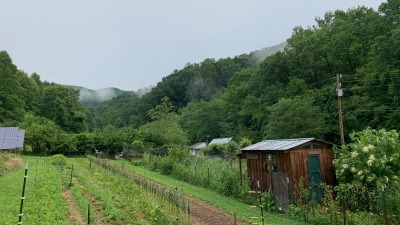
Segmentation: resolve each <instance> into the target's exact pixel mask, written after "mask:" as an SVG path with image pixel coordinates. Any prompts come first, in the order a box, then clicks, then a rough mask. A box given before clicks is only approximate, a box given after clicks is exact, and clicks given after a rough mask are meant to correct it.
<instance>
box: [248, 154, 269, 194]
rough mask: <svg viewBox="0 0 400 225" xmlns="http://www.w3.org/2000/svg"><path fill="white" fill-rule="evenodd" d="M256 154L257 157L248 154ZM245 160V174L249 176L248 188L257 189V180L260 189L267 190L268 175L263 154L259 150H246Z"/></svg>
mask: <svg viewBox="0 0 400 225" xmlns="http://www.w3.org/2000/svg"><path fill="white" fill-rule="evenodd" d="M252 155H253V156H254V155H257V159H253V158H254V157H250V156H252ZM246 162H247V175H248V176H249V178H250V188H251V189H252V190H257V188H258V187H257V181H259V183H260V189H261V190H264V191H265V190H267V187H268V186H269V184H268V175H267V170H266V167H265V166H266V162H265V154H264V153H263V152H261V151H248V152H246Z"/></svg>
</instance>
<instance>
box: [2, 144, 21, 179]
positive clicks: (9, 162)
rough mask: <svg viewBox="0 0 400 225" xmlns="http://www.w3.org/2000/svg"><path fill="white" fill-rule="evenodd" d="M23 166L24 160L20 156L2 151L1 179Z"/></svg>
mask: <svg viewBox="0 0 400 225" xmlns="http://www.w3.org/2000/svg"><path fill="white" fill-rule="evenodd" d="M22 166H23V165H22V160H21V158H20V157H19V156H16V155H14V154H10V153H6V152H2V151H1V149H0V177H1V176H4V175H5V174H7V173H8V172H12V171H14V170H17V169H19V168H21V167H22Z"/></svg>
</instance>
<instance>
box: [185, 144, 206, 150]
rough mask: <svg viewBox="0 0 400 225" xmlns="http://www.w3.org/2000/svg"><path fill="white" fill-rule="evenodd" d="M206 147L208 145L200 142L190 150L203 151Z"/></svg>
mask: <svg viewBox="0 0 400 225" xmlns="http://www.w3.org/2000/svg"><path fill="white" fill-rule="evenodd" d="M206 146H207V143H205V142H199V143H196V144H193V145H192V146H190V147H189V148H190V149H196V150H198V149H202V148H204V147H206Z"/></svg>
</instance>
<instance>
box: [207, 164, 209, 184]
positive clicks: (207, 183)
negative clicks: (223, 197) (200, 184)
mask: <svg viewBox="0 0 400 225" xmlns="http://www.w3.org/2000/svg"><path fill="white" fill-rule="evenodd" d="M207 171H208V172H207V173H208V175H207V184H208V186H210V164H208V169H207Z"/></svg>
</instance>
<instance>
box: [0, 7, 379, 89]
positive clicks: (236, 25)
mask: <svg viewBox="0 0 400 225" xmlns="http://www.w3.org/2000/svg"><path fill="white" fill-rule="evenodd" d="M381 2H382V0H379V1H377V0H274V1H271V0H158V1H156V0H142V1H138V0H68V1H66V0H64V1H61V0H24V1H19V0H12V1H6V0H2V1H0V50H6V51H8V53H9V54H10V56H11V58H12V59H13V62H14V64H16V65H17V66H18V68H19V69H21V70H24V71H25V72H27V73H28V74H32V73H33V72H37V73H38V74H39V75H40V76H41V78H42V80H47V81H50V82H56V83H60V84H71V85H79V86H84V87H87V88H90V89H100V88H106V87H117V88H120V89H123V90H137V89H139V88H142V87H148V86H151V85H156V84H157V82H159V81H161V79H162V77H165V76H167V75H169V74H170V73H171V72H172V71H174V70H175V69H182V68H183V67H184V65H185V64H186V63H188V62H191V63H199V62H201V61H203V60H204V59H205V58H215V59H219V58H225V57H233V56H235V55H240V54H242V53H250V52H251V51H254V50H258V49H261V48H264V47H268V46H273V45H276V44H279V43H281V42H284V41H285V40H286V39H287V38H289V37H290V35H291V33H292V29H293V28H294V27H295V26H309V25H314V24H315V22H314V19H315V17H316V16H321V17H322V16H323V15H324V13H325V12H326V11H333V10H336V9H342V10H347V9H349V8H352V7H357V6H359V5H365V6H368V7H372V8H374V9H377V8H378V6H379V5H380V3H381ZM0 82H1V81H0Z"/></svg>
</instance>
